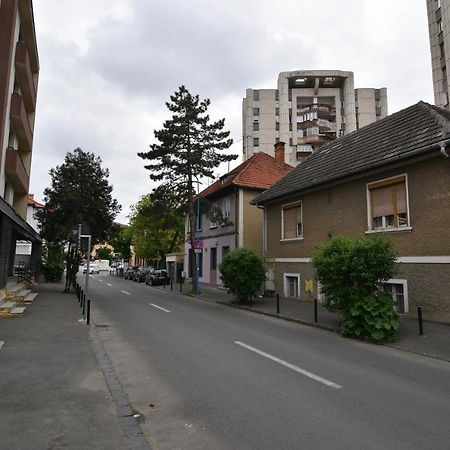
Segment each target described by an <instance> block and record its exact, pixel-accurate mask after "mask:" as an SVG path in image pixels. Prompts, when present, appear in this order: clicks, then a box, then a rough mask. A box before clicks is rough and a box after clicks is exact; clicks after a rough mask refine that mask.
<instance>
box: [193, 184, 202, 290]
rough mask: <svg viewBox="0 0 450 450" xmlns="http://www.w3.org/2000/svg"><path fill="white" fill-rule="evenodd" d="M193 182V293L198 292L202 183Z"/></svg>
mask: <svg viewBox="0 0 450 450" xmlns="http://www.w3.org/2000/svg"><path fill="white" fill-rule="evenodd" d="M192 182H193V183H197V217H196V220H195V241H194V242H195V246H194V255H195V273H194V294H195V295H199V294H200V249H199V248H197V246H198V242H199V232H200V184H202V183H201V182H200V181H199V180H198V179H197V180H192Z"/></svg>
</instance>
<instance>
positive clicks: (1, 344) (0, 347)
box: [0, 341, 5, 350]
mask: <svg viewBox="0 0 450 450" xmlns="http://www.w3.org/2000/svg"><path fill="white" fill-rule="evenodd" d="M4 343H5V341H0V350H1V349H2V347H3V345H4Z"/></svg>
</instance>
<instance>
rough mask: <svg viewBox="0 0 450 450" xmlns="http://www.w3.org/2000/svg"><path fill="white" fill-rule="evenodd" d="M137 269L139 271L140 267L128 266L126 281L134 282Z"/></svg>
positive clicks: (125, 274)
mask: <svg viewBox="0 0 450 450" xmlns="http://www.w3.org/2000/svg"><path fill="white" fill-rule="evenodd" d="M137 269H139V266H128V267H127V268H126V269H125V271H124V273H123V277H124V278H125V280H133V279H134V273H135V271H136V270H137Z"/></svg>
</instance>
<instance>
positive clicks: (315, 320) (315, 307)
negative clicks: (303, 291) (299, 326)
mask: <svg viewBox="0 0 450 450" xmlns="http://www.w3.org/2000/svg"><path fill="white" fill-rule="evenodd" d="M314 323H317V298H315V299H314Z"/></svg>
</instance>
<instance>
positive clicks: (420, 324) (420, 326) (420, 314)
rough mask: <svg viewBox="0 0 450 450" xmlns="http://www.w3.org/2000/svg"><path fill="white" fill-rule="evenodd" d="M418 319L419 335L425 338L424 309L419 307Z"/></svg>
mask: <svg viewBox="0 0 450 450" xmlns="http://www.w3.org/2000/svg"><path fill="white" fill-rule="evenodd" d="M417 317H418V319H419V334H420V335H421V336H423V320H422V307H421V306H418V307H417Z"/></svg>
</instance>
